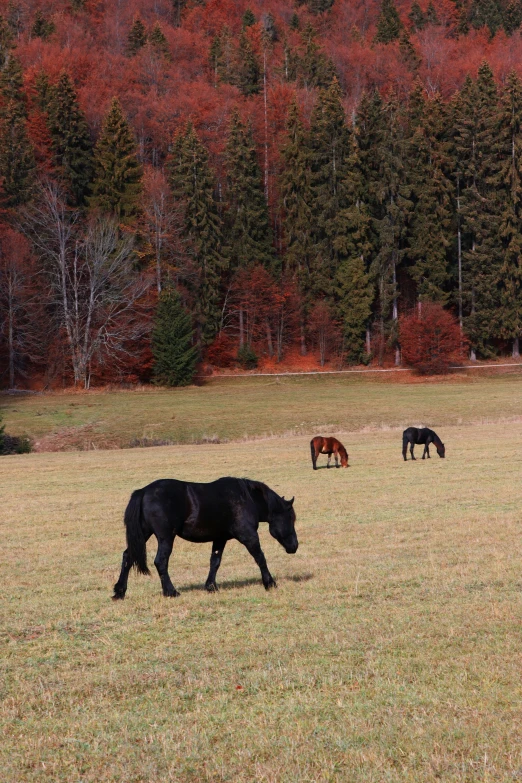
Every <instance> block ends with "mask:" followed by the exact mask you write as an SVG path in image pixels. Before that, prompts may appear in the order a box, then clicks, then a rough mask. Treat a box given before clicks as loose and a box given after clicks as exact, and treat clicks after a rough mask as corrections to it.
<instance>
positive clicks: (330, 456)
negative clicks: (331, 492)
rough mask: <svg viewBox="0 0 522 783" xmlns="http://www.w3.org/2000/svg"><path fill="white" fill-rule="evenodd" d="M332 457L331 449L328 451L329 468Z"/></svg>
mask: <svg viewBox="0 0 522 783" xmlns="http://www.w3.org/2000/svg"><path fill="white" fill-rule="evenodd" d="M331 459H332V452H331V451H329V452H328V463H327V465H326V467H327V468H329V467H330V460H331Z"/></svg>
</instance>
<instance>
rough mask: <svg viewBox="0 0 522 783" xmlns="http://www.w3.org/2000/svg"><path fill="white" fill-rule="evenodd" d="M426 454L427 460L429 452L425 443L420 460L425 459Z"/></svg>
mask: <svg viewBox="0 0 522 783" xmlns="http://www.w3.org/2000/svg"><path fill="white" fill-rule="evenodd" d="M426 453H427V454H428V459H429V457H430V450H429V446H428V444H427V443H426V445H425V446H424V451H423V452H422V459H424V458H425V457H426Z"/></svg>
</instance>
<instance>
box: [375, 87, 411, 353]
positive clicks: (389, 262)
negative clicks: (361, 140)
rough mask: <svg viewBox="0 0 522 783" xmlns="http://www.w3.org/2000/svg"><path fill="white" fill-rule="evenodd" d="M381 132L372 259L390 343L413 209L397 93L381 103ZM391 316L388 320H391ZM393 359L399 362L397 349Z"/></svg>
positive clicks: (394, 334)
mask: <svg viewBox="0 0 522 783" xmlns="http://www.w3.org/2000/svg"><path fill="white" fill-rule="evenodd" d="M383 119H384V134H383V139H382V146H381V149H380V150H379V151H378V152H377V157H378V160H379V166H380V177H379V180H378V182H377V200H378V203H379V206H380V210H379V213H378V215H379V216H378V217H377V218H376V219H375V225H376V229H377V233H378V237H379V252H378V253H377V255H376V256H375V258H374V259H373V262H372V271H373V274H374V275H375V278H376V279H377V281H378V287H379V310H380V313H379V315H380V323H381V335H382V337H383V339H384V336H385V334H386V331H388V339H389V341H390V342H391V343H395V341H396V340H397V321H398V296H399V291H398V286H397V269H398V267H399V265H400V264H401V263H402V261H403V258H404V256H405V254H406V227H407V224H408V220H409V218H410V214H411V210H412V206H413V205H412V201H411V186H410V184H409V183H408V178H407V172H406V165H405V164H406V138H405V127H404V125H405V123H404V117H403V115H402V112H401V109H400V107H399V102H398V100H397V98H396V96H393V95H392V96H391V97H390V99H389V100H388V101H387V103H386V104H385V105H384V106H383ZM390 316H391V320H390ZM396 362H397V363H398V362H399V353H398V348H396Z"/></svg>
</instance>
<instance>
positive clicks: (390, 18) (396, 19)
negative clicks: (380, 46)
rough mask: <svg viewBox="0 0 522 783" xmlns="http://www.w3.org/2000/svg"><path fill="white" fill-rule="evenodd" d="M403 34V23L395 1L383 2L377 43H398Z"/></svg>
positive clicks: (378, 22) (376, 37)
mask: <svg viewBox="0 0 522 783" xmlns="http://www.w3.org/2000/svg"><path fill="white" fill-rule="evenodd" d="M401 32H402V22H401V19H400V16H399V12H398V11H397V7H396V5H395V2H394V0H382V5H381V11H380V13H379V18H378V20H377V33H376V34H375V39H374V40H375V41H376V42H377V43H384V44H388V43H391V42H392V41H396V40H397V39H398V38H399V37H400V34H401Z"/></svg>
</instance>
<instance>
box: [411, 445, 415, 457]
mask: <svg viewBox="0 0 522 783" xmlns="http://www.w3.org/2000/svg"><path fill="white" fill-rule="evenodd" d="M414 446H415V444H414V443H410V454H411V458H412V459H415V457H414V456H413V447H414Z"/></svg>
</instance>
